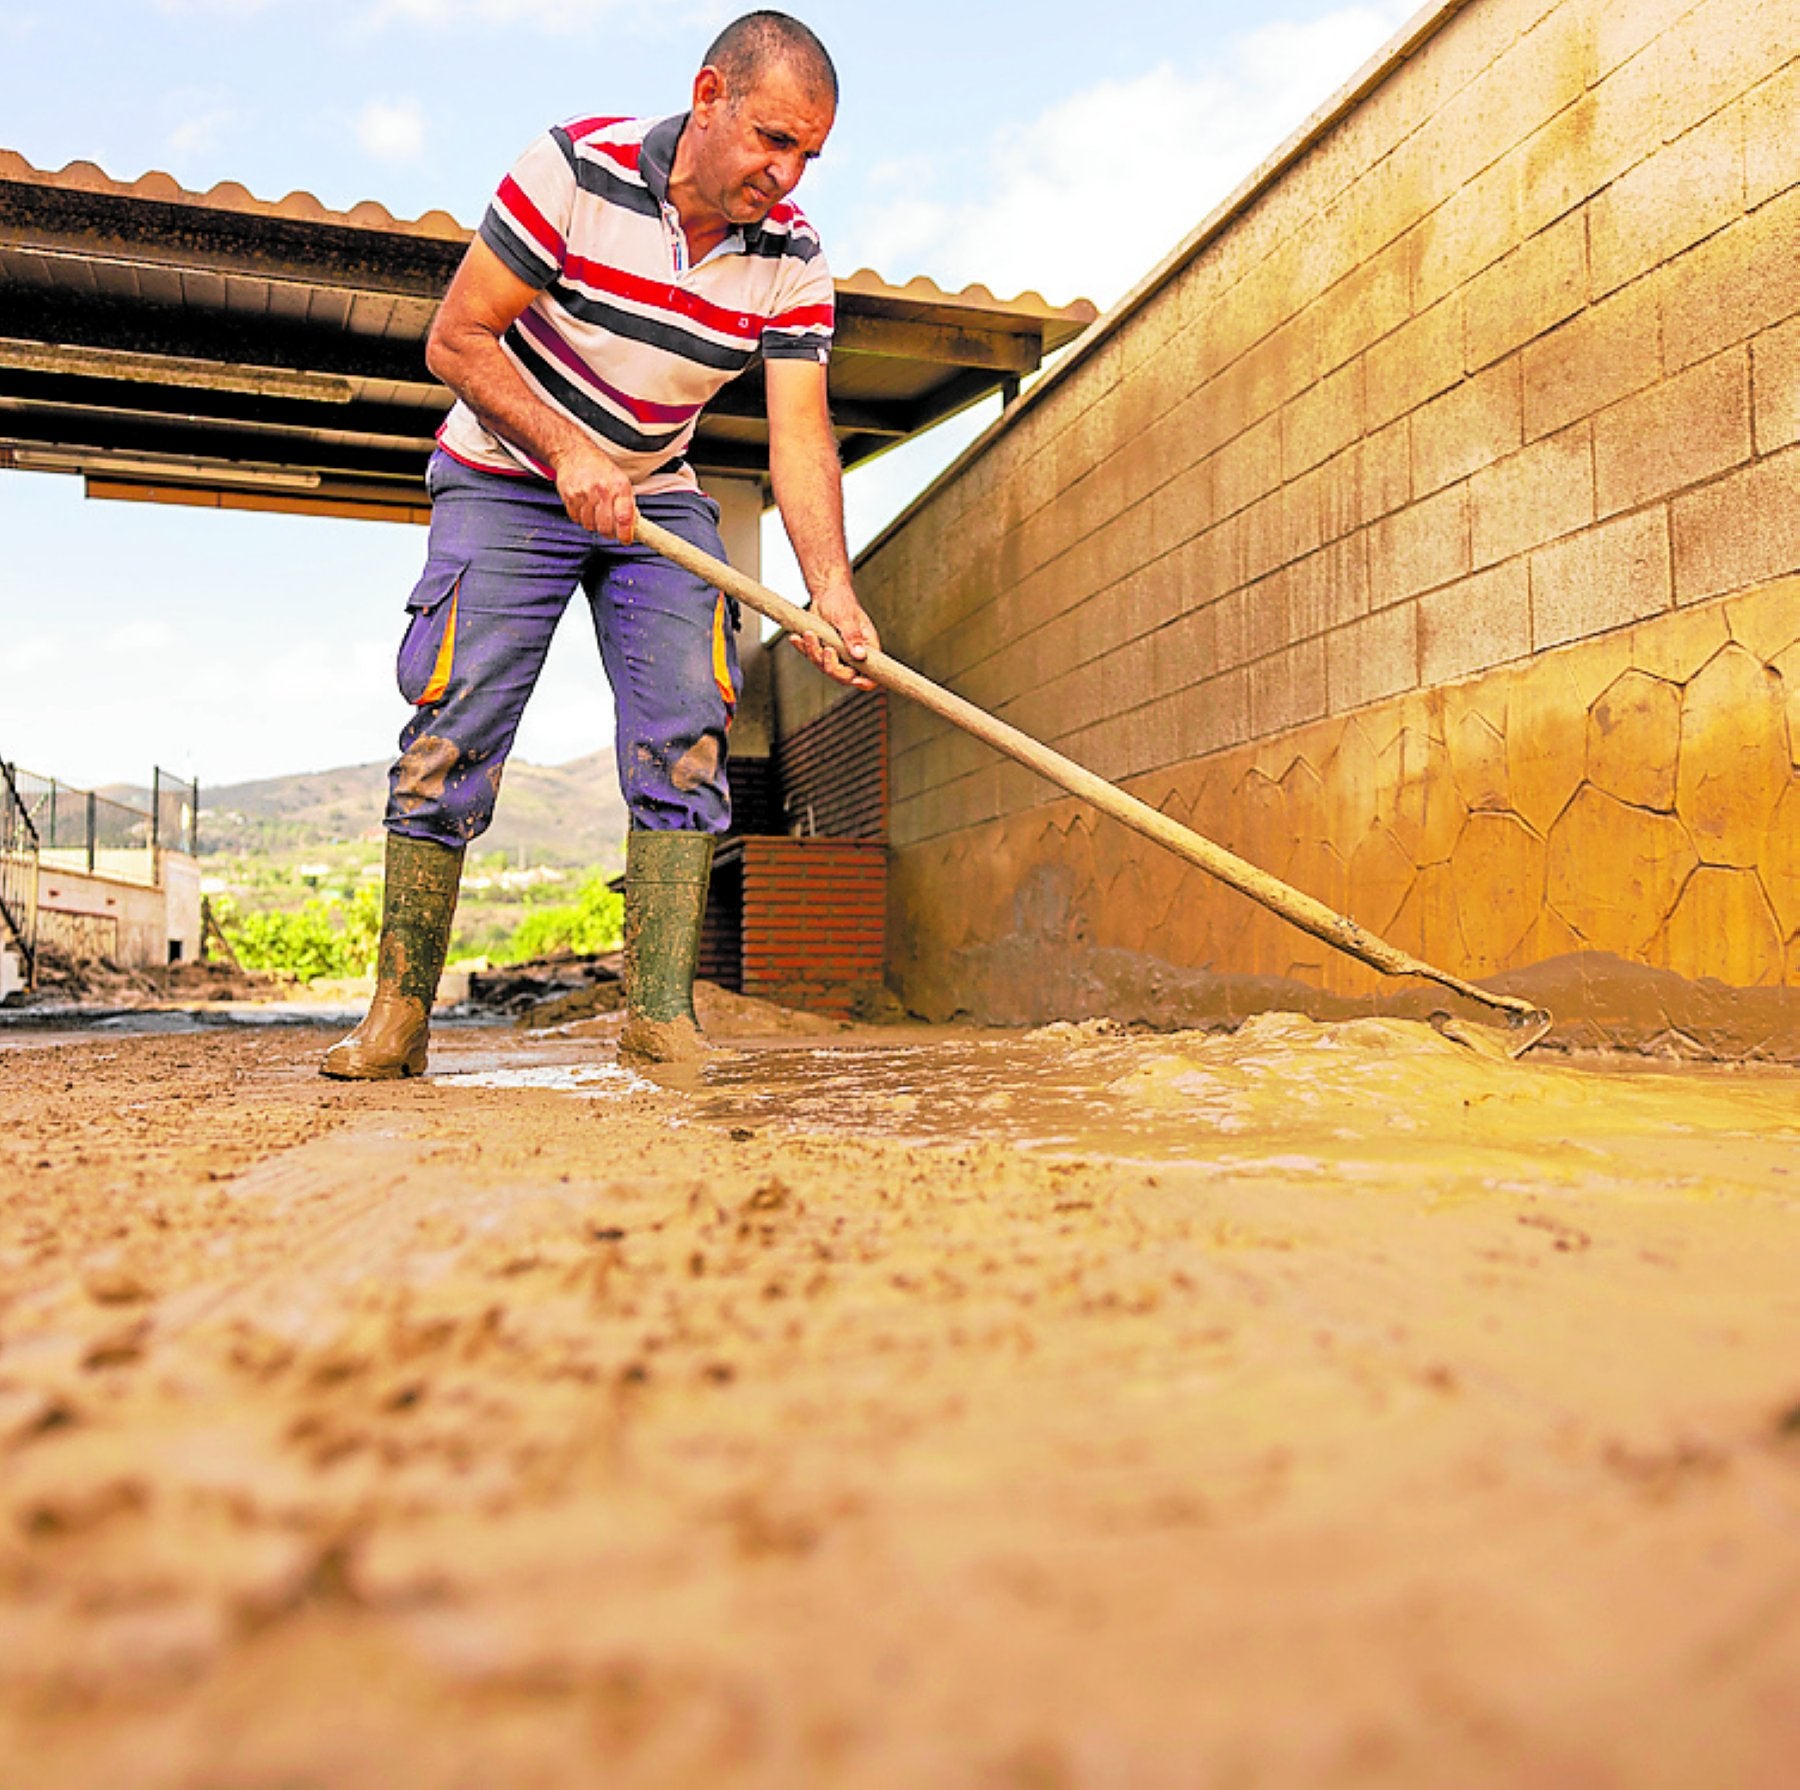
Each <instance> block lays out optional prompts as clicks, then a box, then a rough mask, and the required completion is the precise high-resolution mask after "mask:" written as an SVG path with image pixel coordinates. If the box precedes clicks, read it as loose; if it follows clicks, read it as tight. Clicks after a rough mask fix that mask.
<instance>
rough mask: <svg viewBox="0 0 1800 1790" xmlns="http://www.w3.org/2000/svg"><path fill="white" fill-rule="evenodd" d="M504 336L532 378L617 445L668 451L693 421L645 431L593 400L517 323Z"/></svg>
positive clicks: (579, 419)
mask: <svg viewBox="0 0 1800 1790" xmlns="http://www.w3.org/2000/svg"><path fill="white" fill-rule="evenodd" d="M501 340H502V341H503V342H505V344H506V345H507V347H508V348H509V349H511V350H512V352H513V353H514V354H515V355H516V356H517V357H518V359H519V362H520V364H521V365H522V366H523V367H524V368H525V370H526V372H528V373H529V374H530V375H531V376H532V378H533V379H535V380H536V381H537V382H538V384H539V385H541V386H542V387H543V388H544V390H545V391H547V392H548V393H549V394H550V396H551V397H552V398H554V399H555V400H556V402H557V403H558V404H559V405H561V406H562V408H563V409H564V410H566V411H567V412H568V413H569V415H570V416H572V417H574V418H575V419H576V421H577V422H580V423H585V424H586V425H587V427H588V428H590V429H592V430H593V431H594V433H595V434H596V435H604V436H605V437H606V439H607V440H608V441H610V442H612V443H613V444H614V445H615V446H617V447H621V448H624V449H625V450H626V452H627V453H632V454H662V453H667V452H668V450H669V449H670V447H671V446H673V445H674V443H676V442H677V441H679V440H680V439H681V437H682V436H683V435H684V434H686V433H687V431H688V429H689V428H690V427H691V419H690V422H687V423H683V424H681V426H680V427H679V428H675V429H666V430H664V431H663V433H662V434H660V435H646V434H644V433H643V431H642V430H640V429H634V428H633V427H632V426H631V424H630V423H628V422H626V421H625V420H624V418H623V417H618V416H614V415H613V413H612V412H611V411H610V410H607V409H606V408H605V407H604V406H602V405H600V404H597V403H595V402H594V400H593V399H592V398H590V397H589V396H588V395H587V393H586V392H584V391H582V389H581V388H580V387H579V386H577V385H575V384H574V383H573V382H572V381H571V380H570V379H569V378H568V377H567V376H566V375H565V374H564V373H563V372H562V371H561V370H560V369H559V368H558V367H557V366H556V364H555V363H554V362H553V361H551V360H548V359H546V358H545V356H544V355H543V354H542V353H540V352H539V351H538V349H537V348H536V347H535V346H534V345H533V344H532V343H531V341H530V340H529V339H528V338H527V337H526V336H525V335H524V334H523V333H521V331H520V330H519V328H518V327H517V325H515V326H514V327H513V328H511V329H509V330H508V331H507V332H506V334H505V335H504V336H502V337H501Z"/></svg>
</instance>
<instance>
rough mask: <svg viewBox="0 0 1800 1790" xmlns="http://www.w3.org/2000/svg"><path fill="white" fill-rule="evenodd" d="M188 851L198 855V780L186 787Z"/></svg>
mask: <svg viewBox="0 0 1800 1790" xmlns="http://www.w3.org/2000/svg"><path fill="white" fill-rule="evenodd" d="M188 850H189V851H190V852H192V853H193V855H194V856H195V857H196V858H197V857H199V855H200V779H199V778H198V777H196V778H195V779H194V780H193V782H192V783H190V784H189V785H188Z"/></svg>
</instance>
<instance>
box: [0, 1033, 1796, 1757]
mask: <svg viewBox="0 0 1800 1790" xmlns="http://www.w3.org/2000/svg"><path fill="white" fill-rule="evenodd" d="M171 1023H176V1024H180V1023H182V1022H171ZM607 1024H608V1022H606V1021H591V1022H588V1023H586V1024H585V1025H578V1026H575V1027H573V1028H570V1029H569V1030H568V1031H565V1032H563V1033H560V1034H552V1035H548V1036H527V1035H524V1034H520V1033H516V1032H512V1031H501V1030H492V1029H490V1030H451V1031H446V1032H443V1033H441V1035H440V1040H439V1046H438V1050H437V1053H436V1057H435V1059H434V1064H433V1075H432V1077H431V1078H430V1079H428V1080H427V1081H425V1082H423V1083H415V1084H386V1085H375V1086H344V1085H338V1084H333V1083H329V1082H325V1081H323V1080H321V1079H319V1078H318V1076H317V1075H316V1074H315V1073H314V1064H315V1061H316V1058H317V1054H318V1052H319V1050H320V1049H321V1048H322V1047H323V1045H324V1043H325V1042H326V1041H327V1040H328V1037H329V1035H330V1034H329V1033H327V1032H325V1031H324V1030H322V1029H317V1028H313V1029H298V1030H297V1029H291V1028H285V1027H284V1028H270V1027H262V1028H256V1029H250V1028H245V1027H241V1026H240V1027H228V1028H225V1029H207V1030H191V1031H189V1030H176V1031H167V1032H163V1033H142V1032H138V1031H133V1030H124V1031H113V1032H110V1033H94V1032H82V1033H80V1034H74V1033H69V1034H57V1033H44V1032H35V1033H27V1032H17V1031H12V1032H8V1033H6V1034H4V1035H0V1762H3V1763H0V1781H4V1782H6V1783H8V1784H14V1783H16V1784H19V1785H29V1786H32V1787H33V1790H38V1787H41V1786H70V1787H74V1786H94V1787H96V1790H98V1787H100V1786H106V1787H109V1790H113V1787H117V1786H123V1785H130V1786H156V1787H161V1786H184V1787H185V1786H202V1787H212V1786H217V1787H219V1790H225V1787H226V1786H230V1787H232V1790H252V1787H262V1786H268V1787H270V1790H274V1787H275V1786H282V1787H284V1790H300V1787H311V1786H319V1787H321V1790H323V1787H326V1786H329V1787H331V1790H356V1787H359V1786H365V1785H366V1786H378V1785H379V1786H393V1785H407V1786H440V1785H442V1786H470V1787H474V1786H482V1787H484V1790H485V1787H489V1786H498V1785H504V1786H508V1787H509V1790H513V1787H525V1786H538V1785H542V1786H562V1785H602V1784H604V1785H607V1786H626V1787H635V1786H670V1787H678V1786H679V1787H691V1786H712V1785H732V1786H735V1785H754V1786H763V1785H767V1786H784V1787H785V1786H810V1785H838V1784H842V1785H858V1786H865V1785H866V1786H884V1787H885V1786H894V1787H900V1786H905V1787H907V1790H919V1787H922V1786H932V1787H933V1790H937V1787H940V1786H944V1787H958V1786H994V1787H996V1790H999V1787H1006V1790H1060V1787H1075V1786H1082V1787H1085V1786H1130V1787H1134V1790H1135V1787H1137V1786H1164V1785H1167V1786H1184V1787H1185V1786H1194V1785H1206V1786H1215V1785H1216V1786H1261V1785H1270V1786H1276V1785H1296V1786H1300V1785H1305V1786H1316V1785H1419V1786H1434V1787H1435V1786H1442V1785H1449V1784H1454V1785H1457V1786H1486V1785H1520V1786H1523V1785H1532V1786H1544V1785H1570V1786H1576V1785H1579V1786H1595V1787H1600V1786H1640V1785H1646V1786H1649V1785H1654V1786H1660V1785H1668V1786H1678V1785H1679V1786H1692V1785H1695V1784H1701V1783H1705V1784H1731V1785H1734V1786H1745V1787H1748V1786H1769V1787H1770V1790H1774V1787H1775V1786H1778V1785H1789V1784H1791V1783H1793V1781H1794V1761H1795V1760H1796V1759H1797V1758H1800V1208H1797V1198H1800V1075H1797V1074H1794V1073H1792V1072H1784V1071H1777V1070H1769V1071H1764V1072H1739V1073H1734V1074H1723V1073H1716V1072H1715V1073H1707V1072H1701V1071H1693V1070H1688V1071H1677V1070H1672V1069H1668V1068H1653V1067H1649V1066H1644V1065H1638V1066H1631V1065H1618V1064H1603V1063H1597V1062H1596V1063H1585V1064H1580V1065H1574V1064H1570V1063H1569V1062H1567V1061H1566V1060H1559V1059H1555V1058H1543V1057H1537V1056H1534V1057H1532V1058H1528V1059H1526V1060H1525V1061H1524V1062H1522V1063H1519V1064H1510V1063H1504V1062H1490V1061H1487V1060H1485V1059H1483V1058H1481V1057H1479V1056H1477V1055H1474V1054H1472V1053H1469V1052H1465V1051H1461V1050H1459V1049H1458V1048H1457V1047H1456V1046H1454V1045H1452V1044H1450V1043H1448V1042H1446V1041H1445V1040H1442V1039H1440V1038H1438V1037H1437V1036H1435V1035H1434V1034H1432V1033H1430V1032H1429V1031H1428V1030H1426V1029H1424V1028H1415V1027H1411V1026H1408V1025H1405V1024H1403V1023H1400V1022H1361V1023H1358V1024H1352V1025H1347V1026H1339V1027H1334V1028H1319V1027H1315V1026H1312V1025H1310V1024H1308V1023H1307V1022H1305V1021H1301V1020H1292V1019H1283V1018H1279V1017H1277V1018H1274V1019H1270V1020H1264V1021H1258V1022H1253V1023H1252V1024H1251V1025H1250V1026H1248V1027H1246V1028H1245V1029H1244V1030H1243V1031H1242V1032H1240V1033H1238V1034H1237V1035H1235V1036H1233V1037H1228V1038H1215V1037H1205V1036H1202V1035H1200V1034H1179V1035H1173V1036H1155V1037H1153V1036H1135V1037H1132V1036H1124V1035H1116V1034H1114V1033H1112V1032H1111V1031H1110V1030H1109V1029H1108V1028H1107V1027H1105V1026H1085V1027H1053V1028H1049V1029H1048V1030H1046V1031H1045V1032H1042V1033H1036V1034H1029V1035H1018V1034H1012V1035H1004V1036H996V1035H991V1034H979V1033H972V1032H957V1031H948V1032H945V1031H936V1032H928V1031H924V1030H917V1031H904V1030H898V1031H896V1030H886V1031H880V1032H831V1033H828V1034H819V1035H812V1034H810V1033H806V1032H795V1031H792V1030H789V1031H788V1032H787V1033H785V1034H778V1035H776V1036H774V1037H773V1038H765V1039H763V1040H762V1041H761V1042H753V1041H752V1042H745V1043H744V1044H743V1047H742V1048H741V1049H740V1050H739V1051H738V1052H737V1053H736V1054H734V1055H732V1056H730V1057H727V1058H725V1059H723V1060H721V1061H719V1062H717V1063H715V1064H713V1065H711V1066H710V1067H709V1068H708V1069H706V1070H705V1071H704V1072H703V1073H702V1074H701V1075H699V1076H698V1077H690V1078H689V1079H688V1080H687V1081H686V1082H685V1083H684V1082H682V1081H679V1080H675V1079H671V1080H669V1081H668V1082H667V1083H666V1084H664V1085H658V1084H655V1083H651V1082H648V1081H645V1080H643V1079H641V1078H639V1077H636V1076H633V1075H630V1074H628V1073H626V1072H624V1071H621V1070H619V1069H618V1068H617V1067H616V1065H615V1064H614V1062H613V1057H612V1050H611V1046H610V1042H609V1038H608V1033H607Z"/></svg>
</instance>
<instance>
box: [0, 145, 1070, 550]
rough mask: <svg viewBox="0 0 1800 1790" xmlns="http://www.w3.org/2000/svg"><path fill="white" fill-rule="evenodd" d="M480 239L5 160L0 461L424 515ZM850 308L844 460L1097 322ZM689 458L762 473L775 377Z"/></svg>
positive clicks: (741, 401)
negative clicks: (442, 322) (441, 330)
mask: <svg viewBox="0 0 1800 1790" xmlns="http://www.w3.org/2000/svg"><path fill="white" fill-rule="evenodd" d="M469 235H470V232H469V231H468V230H467V229H465V228H464V227H463V226H462V225H461V224H459V223H457V221H456V220H455V219H454V218H452V217H450V216H448V215H447V214H446V213H444V212H441V211H434V212H430V213H427V214H426V215H425V216H424V217H421V218H417V219H414V220H411V221H405V220H401V219H398V218H394V217H392V216H390V215H389V213H388V212H387V211H386V210H384V209H383V208H382V207H381V206H379V205H376V204H373V203H365V204H362V205H358V206H357V207H355V208H354V209H353V210H351V211H348V212H334V211H329V210H327V209H326V208H325V207H324V206H322V205H321V204H319V202H318V201H317V200H316V199H314V198H312V196H311V195H310V194H306V193H296V194H291V195H289V197H287V198H286V199H283V200H280V201H278V202H269V201H265V200H259V199H256V198H253V197H252V196H251V195H250V194H249V193H247V192H246V191H245V190H244V189H243V188H242V187H240V186H236V185H231V184H227V185H223V186H217V187H214V188H213V189H212V190H211V191H210V192H207V193H194V192H189V191H187V190H186V189H185V188H183V187H180V186H178V185H177V184H176V183H175V182H174V181H173V180H171V179H170V178H169V177H168V176H167V175H165V174H148V175H146V176H144V178H143V179H141V180H138V181H135V182H132V183H130V184H123V183H121V182H118V181H115V180H112V179H110V178H108V177H107V176H106V175H105V174H103V173H102V172H101V171H100V170H99V169H97V168H95V167H93V166H92V165H91V164H89V163H85V162H77V163H73V164H71V165H70V166H69V167H67V168H64V169H63V170H61V172H59V173H54V174H51V173H45V172H43V171H42V170H40V169H37V168H34V167H32V166H31V165H30V164H29V163H27V162H25V161H24V160H23V159H22V158H21V157H19V156H17V155H15V154H13V153H11V152H10V151H5V150H0V466H10V467H16V468H20V469H24V470H41V471H49V472H72V473H80V474H82V475H84V476H85V477H86V479H87V488H88V491H89V493H90V495H93V496H103V497H128V498H145V499H153V500H161V501H166V502H175V503H192V504H204V505H209V506H213V507H218V506H224V507H230V508H249V509H278V510H297V511H306V512H313V513H325V514H337V515H343V514H352V515H360V516H383V517H391V518H393V519H396V520H422V519H423V515H424V505H425V488H424V466H425V460H426V458H427V456H428V453H429V450H430V447H431V441H432V436H433V434H434V432H435V431H436V428H437V425H438V423H439V421H440V420H441V418H442V416H443V413H444V411H445V410H446V409H447V408H448V406H449V402H450V399H449V394H448V393H447V392H446V391H445V390H444V389H443V387H442V386H440V385H439V384H438V383H437V382H436V381H435V380H434V379H433V378H432V377H431V375H430V374H429V373H428V372H427V371H426V368H425V357H424V344H425V335H426V331H427V329H428V328H429V327H430V323H431V318H432V315H433V313H434V311H435V310H436V308H437V303H438V300H439V299H440V297H441V296H442V295H443V292H444V288H445V287H446V286H447V285H448V284H449V281H450V276H451V274H452V273H453V272H454V271H455V269H456V265H457V263H458V261H459V260H460V259H461V257H462V253H463V249H464V246H465V245H466V243H467V242H468V240H469ZM837 295H838V327H837V345H836V348H835V350H834V354H833V359H832V366H831V393H832V414H833V420H834V422H835V424H836V427H837V432H838V438H839V443H840V447H841V450H842V453H843V457H844V463H845V464H846V465H847V466H849V465H854V464H856V463H857V462H858V461H862V460H866V459H868V458H869V457H870V456H871V455H873V454H877V453H880V452H881V451H882V449H884V448H887V447H891V446H893V445H894V444H895V443H896V442H898V441H901V440H903V439H905V438H906V437H907V436H909V435H912V434H915V433H916V432H917V431H919V430H921V429H924V428H927V427H928V426H929V425H931V424H932V423H935V422H937V421H939V420H940V419H941V418H943V417H945V416H948V415H950V414H951V413H953V412H954V411H957V410H960V409H962V408H963V407H964V406H966V405H968V404H970V403H973V402H974V401H975V400H976V399H977V398H980V397H982V396H984V395H985V394H987V393H988V392H991V391H994V390H996V389H1001V390H1008V391H1012V390H1016V389H1017V382H1018V380H1019V379H1020V377H1021V376H1022V375H1024V374H1027V373H1030V372H1032V371H1034V370H1035V369H1036V368H1037V367H1038V366H1039V364H1040V363H1041V362H1042V360H1043V357H1044V356H1045V355H1046V354H1047V353H1049V352H1051V351H1053V350H1055V349H1057V348H1060V347H1062V346H1063V345H1064V344H1065V343H1067V342H1070V341H1072V340H1073V339H1074V338H1075V337H1076V336H1077V335H1078V334H1080V332H1081V331H1082V330H1083V329H1084V328H1085V327H1086V326H1087V324H1088V323H1089V322H1091V321H1092V320H1093V317H1094V315H1095V312H1094V307H1093V306H1092V305H1090V304H1087V303H1085V302H1083V303H1077V304H1073V305H1064V306H1060V307H1058V306H1052V305H1049V304H1046V303H1045V302H1044V301H1043V300H1042V299H1040V298H1039V297H1038V296H1037V295H1036V294H1035V293H1028V294H1026V295H1024V296H1023V297H1020V298H1016V299H1012V300H1009V301H1002V300H999V299H996V298H994V297H993V296H992V294H990V293H989V292H988V291H987V290H986V289H985V288H983V287H980V286H971V287H969V288H967V289H966V290H964V291H962V292H956V293H951V292H944V291H942V290H940V289H939V288H938V287H937V286H935V285H933V284H932V283H931V282H930V281H929V280H924V279H917V280H914V281H912V282H911V283H910V284H909V285H906V286H901V287H895V286H890V285H888V284H886V283H885V282H884V281H882V280H881V279H879V278H878V277H877V276H876V275H874V274H872V273H869V272H862V273H857V274H854V275H852V276H851V277H850V278H848V279H842V280H839V281H838V283H837ZM689 458H690V459H691V460H692V461H693V463H694V465H695V466H696V468H697V469H698V470H699V472H700V473H701V475H702V476H703V477H704V476H705V475H707V474H708V473H711V474H714V475H719V474H734V475H737V476H740V477H752V478H762V479H765V480H766V478H767V475H768V425H767V422H766V420H765V417H764V414H763V395H762V388H761V369H760V367H754V368H752V369H751V371H750V372H748V373H746V374H745V375H744V376H743V377H742V378H741V379H739V380H737V381H735V382H734V383H733V384H732V385H730V386H728V387H727V388H726V389H725V390H724V391H723V392H722V393H720V395H719V397H718V398H717V399H715V400H714V402H713V403H712V405H711V406H709V407H708V410H707V413H706V415H705V417H704V418H703V420H702V422H701V425H700V430H699V434H698V436H697V438H696V441H695V445H694V447H693V449H692V450H691V452H690V455H689Z"/></svg>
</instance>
